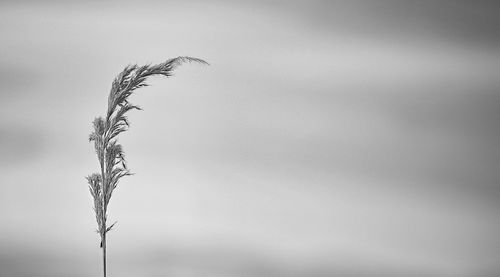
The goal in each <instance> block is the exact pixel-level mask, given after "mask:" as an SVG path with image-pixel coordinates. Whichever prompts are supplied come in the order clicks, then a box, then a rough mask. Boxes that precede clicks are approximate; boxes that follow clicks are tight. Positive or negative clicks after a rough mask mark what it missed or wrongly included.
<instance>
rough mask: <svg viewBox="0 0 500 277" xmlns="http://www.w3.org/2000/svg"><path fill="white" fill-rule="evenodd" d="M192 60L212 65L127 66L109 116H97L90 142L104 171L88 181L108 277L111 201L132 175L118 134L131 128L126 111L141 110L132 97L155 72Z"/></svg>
mask: <svg viewBox="0 0 500 277" xmlns="http://www.w3.org/2000/svg"><path fill="white" fill-rule="evenodd" d="M190 62H196V63H201V64H208V63H207V62H205V61H204V60H201V59H197V58H192V57H177V58H173V59H169V60H167V61H165V62H163V63H160V64H155V65H143V66H138V65H129V66H127V67H125V69H123V71H122V72H121V73H120V74H118V76H116V78H115V79H114V80H113V84H112V86H111V91H110V93H109V97H108V109H107V111H106V115H105V116H104V117H97V118H95V119H94V122H93V130H92V132H91V133H90V135H89V141H90V142H93V143H94V148H95V151H96V154H97V159H98V161H99V166H100V172H99V173H93V174H91V175H89V176H87V182H88V184H89V190H90V194H91V195H92V198H93V199H94V211H95V217H96V221H97V233H99V235H100V238H101V243H100V247H101V248H102V251H103V270H104V277H106V233H108V232H109V231H111V229H112V228H113V226H114V225H115V223H116V222H115V223H113V224H112V225H110V226H107V223H106V220H107V209H108V204H109V201H110V199H111V196H112V194H113V191H114V189H115V188H116V187H117V186H118V183H119V181H120V179H121V178H123V177H125V176H129V175H131V172H130V170H129V169H128V167H127V163H126V160H125V153H124V151H123V147H122V145H121V144H119V143H118V135H119V134H121V133H122V132H125V131H127V130H128V128H129V121H128V118H127V116H126V114H127V113H128V112H129V111H132V110H141V108H140V107H139V106H136V105H133V104H132V103H130V102H129V100H128V99H129V97H130V96H131V95H132V94H133V93H134V92H135V91H136V90H137V89H138V88H141V87H145V86H147V83H146V80H147V78H148V77H150V76H154V75H162V76H165V77H169V76H172V73H173V70H174V69H175V68H177V67H178V66H180V65H181V64H184V63H190Z"/></svg>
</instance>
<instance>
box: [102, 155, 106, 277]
mask: <svg viewBox="0 0 500 277" xmlns="http://www.w3.org/2000/svg"><path fill="white" fill-rule="evenodd" d="M102 149H103V150H102V162H101V178H102V190H101V191H102V227H101V228H102V229H101V230H102V238H101V239H102V242H101V243H102V266H103V271H104V277H106V187H107V185H106V175H104V163H105V162H106V160H105V158H106V156H105V154H106V148H105V147H104V145H103V146H102Z"/></svg>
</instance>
